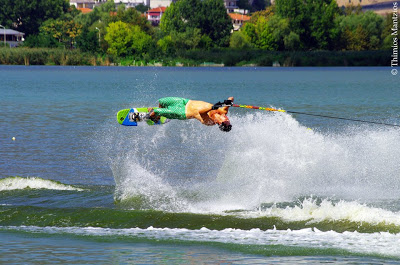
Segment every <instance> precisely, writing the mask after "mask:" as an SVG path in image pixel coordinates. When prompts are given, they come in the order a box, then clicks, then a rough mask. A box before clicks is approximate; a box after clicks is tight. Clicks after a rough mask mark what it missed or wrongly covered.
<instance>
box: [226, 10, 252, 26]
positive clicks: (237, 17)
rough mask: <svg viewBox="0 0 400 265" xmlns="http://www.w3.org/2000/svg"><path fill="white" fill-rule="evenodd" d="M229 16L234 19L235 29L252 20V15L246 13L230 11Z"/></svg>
mask: <svg viewBox="0 0 400 265" xmlns="http://www.w3.org/2000/svg"><path fill="white" fill-rule="evenodd" d="M229 16H230V17H231V19H232V24H233V30H239V29H240V28H241V27H242V26H243V24H244V23H246V22H247V21H249V20H250V16H247V15H244V14H237V13H229Z"/></svg>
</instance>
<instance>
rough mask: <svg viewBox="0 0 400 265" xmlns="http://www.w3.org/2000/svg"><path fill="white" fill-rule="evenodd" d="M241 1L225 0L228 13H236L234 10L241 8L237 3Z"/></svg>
mask: <svg viewBox="0 0 400 265" xmlns="http://www.w3.org/2000/svg"><path fill="white" fill-rule="evenodd" d="M238 1H239V0H224V5H225V8H226V11H227V12H228V13H232V12H234V9H236V8H239V7H238V5H237V2H238Z"/></svg>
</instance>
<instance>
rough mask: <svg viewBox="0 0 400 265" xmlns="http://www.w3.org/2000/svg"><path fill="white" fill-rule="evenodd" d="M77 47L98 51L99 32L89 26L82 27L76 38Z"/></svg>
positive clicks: (88, 50)
mask: <svg viewBox="0 0 400 265" xmlns="http://www.w3.org/2000/svg"><path fill="white" fill-rule="evenodd" d="M76 45H77V48H79V49H80V50H81V51H84V52H100V43H99V34H98V32H97V31H94V30H90V28H89V27H84V28H83V29H82V33H81V35H80V36H79V37H78V38H77V39H76Z"/></svg>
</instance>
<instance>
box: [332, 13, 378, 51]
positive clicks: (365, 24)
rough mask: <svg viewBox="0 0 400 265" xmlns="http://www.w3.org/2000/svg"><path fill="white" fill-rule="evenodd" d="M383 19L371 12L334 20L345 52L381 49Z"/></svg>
mask: <svg viewBox="0 0 400 265" xmlns="http://www.w3.org/2000/svg"><path fill="white" fill-rule="evenodd" d="M383 21H384V19H383V18H382V17H381V16H379V15H377V14H375V13H374V12H372V11H367V12H365V13H360V14H351V15H349V16H340V17H338V18H337V19H336V21H335V22H336V23H337V25H338V30H339V33H340V38H341V40H340V43H341V44H342V47H341V48H342V49H345V50H377V49H379V48H381V47H382V43H383V41H382V31H383V28H384V23H383Z"/></svg>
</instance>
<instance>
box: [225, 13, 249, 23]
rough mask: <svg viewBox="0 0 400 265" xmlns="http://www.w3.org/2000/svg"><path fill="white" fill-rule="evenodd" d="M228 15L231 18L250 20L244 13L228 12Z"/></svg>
mask: <svg viewBox="0 0 400 265" xmlns="http://www.w3.org/2000/svg"><path fill="white" fill-rule="evenodd" d="M229 16H230V17H231V18H232V19H235V20H243V21H249V20H250V16H246V15H243V14H236V13H229Z"/></svg>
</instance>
